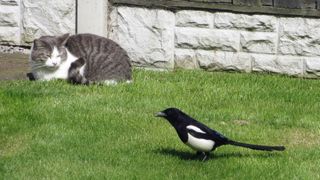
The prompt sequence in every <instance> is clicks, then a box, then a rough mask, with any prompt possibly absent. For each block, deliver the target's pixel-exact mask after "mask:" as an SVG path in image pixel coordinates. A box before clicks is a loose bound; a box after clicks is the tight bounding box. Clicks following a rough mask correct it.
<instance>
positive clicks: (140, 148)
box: [0, 70, 320, 179]
mask: <svg viewBox="0 0 320 180" xmlns="http://www.w3.org/2000/svg"><path fill="white" fill-rule="evenodd" d="M134 79H135V82H134V83H133V84H130V85H127V84H120V85H117V86H73V85H70V84H67V83H65V82H63V81H51V82H28V81H11V82H5V81H2V82H0V179H45V178H46V179H103V178H104V179H319V178H320V173H319V172H320V158H319V157H320V113H319V111H320V81H319V80H305V79H297V78H290V77H285V76H274V75H259V74H237V73H208V72H202V71H175V72H149V71H142V70H136V71H135V72H134ZM166 107H178V108H181V109H182V110H184V111H185V112H187V113H188V114H190V115H191V116H193V117H195V118H196V119H198V120H200V121H201V122H203V123H205V124H207V125H208V126H210V127H212V128H214V129H216V130H218V131H220V132H221V133H223V134H224V135H226V136H227V137H230V138H232V139H235V140H239V141H244V142H249V143H257V144H269V145H285V146H286V147H287V150H286V151H285V152H275V153H270V152H258V151H253V150H248V149H244V148H239V147H232V146H224V147H221V148H219V149H217V150H216V151H215V152H214V155H213V156H212V157H211V159H210V160H209V161H207V162H201V161H198V160H197V159H196V158H194V152H193V151H192V150H191V149H189V148H188V147H187V146H185V145H183V144H182V143H181V142H180V140H179V139H178V137H177V135H176V132H175V131H174V129H173V128H172V127H171V126H170V125H169V123H168V122H166V121H165V120H162V119H157V118H155V117H154V116H153V115H154V113H155V112H157V111H160V110H163V109H164V108H166Z"/></svg>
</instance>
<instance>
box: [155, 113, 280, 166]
mask: <svg viewBox="0 0 320 180" xmlns="http://www.w3.org/2000/svg"><path fill="white" fill-rule="evenodd" d="M156 117H163V118H165V119H167V120H168V121H169V123H170V124H171V125H172V126H173V127H174V128H175V130H176V131H177V133H178V136H179V138H180V140H181V141H182V142H183V143H185V144H186V145H188V146H189V147H191V148H192V149H194V150H196V151H197V155H203V158H202V160H203V161H205V160H207V158H208V157H209V153H210V152H211V151H214V150H215V149H216V148H217V147H219V146H222V145H234V146H240V147H245V148H250V149H254V150H261V151H284V150H285V147H284V146H264V145H254V144H247V143H242V142H237V141H234V140H231V139H229V138H227V137H225V136H224V135H222V134H220V133H219V132H217V131H215V130H213V129H210V128H209V127H207V126H206V125H204V124H202V123H200V122H198V121H197V120H195V119H193V118H192V117H190V116H189V115H187V114H186V113H184V112H182V111H181V110H179V109H177V108H168V109H165V110H163V111H160V112H158V113H157V114H156Z"/></svg>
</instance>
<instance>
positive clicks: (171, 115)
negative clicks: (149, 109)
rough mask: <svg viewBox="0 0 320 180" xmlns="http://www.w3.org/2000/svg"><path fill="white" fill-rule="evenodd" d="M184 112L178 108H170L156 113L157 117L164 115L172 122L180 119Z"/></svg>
mask: <svg viewBox="0 0 320 180" xmlns="http://www.w3.org/2000/svg"><path fill="white" fill-rule="evenodd" d="M182 114H184V113H183V112H182V111H181V110H179V109H177V108H168V109H165V110H163V111H160V112H158V113H156V117H163V118H165V119H167V120H168V121H170V122H174V121H179V119H180V118H179V117H180V116H181V115H182Z"/></svg>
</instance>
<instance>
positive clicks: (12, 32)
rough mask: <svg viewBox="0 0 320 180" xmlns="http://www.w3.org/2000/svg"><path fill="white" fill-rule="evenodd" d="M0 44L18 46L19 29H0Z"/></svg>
mask: <svg viewBox="0 0 320 180" xmlns="http://www.w3.org/2000/svg"><path fill="white" fill-rule="evenodd" d="M0 42H1V44H8V45H16V44H20V29H19V28H17V27H0Z"/></svg>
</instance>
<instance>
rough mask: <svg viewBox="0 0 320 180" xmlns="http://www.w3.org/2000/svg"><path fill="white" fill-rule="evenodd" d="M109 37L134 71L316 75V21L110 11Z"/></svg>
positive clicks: (319, 40) (319, 71)
mask: <svg viewBox="0 0 320 180" xmlns="http://www.w3.org/2000/svg"><path fill="white" fill-rule="evenodd" d="M110 17H111V18H110V19H111V21H110V27H111V28H110V34H109V37H110V38H111V39H114V40H115V41H117V42H119V43H120V44H121V45H122V46H123V47H124V48H125V49H127V50H128V51H129V54H130V56H131V58H132V59H133V62H134V63H135V65H136V66H141V67H148V68H165V69H173V68H184V69H204V70H232V71H243V72H272V73H280V74H288V75H294V76H305V77H315V76H319V75H320V33H319V32H320V20H319V19H315V18H314V19H313V18H299V17H277V16H270V15H246V14H238V13H229V12H209V11H194V10H178V11H169V10H162V9H146V8H140V7H126V6H118V7H114V8H113V10H112V12H111V16H110Z"/></svg>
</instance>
